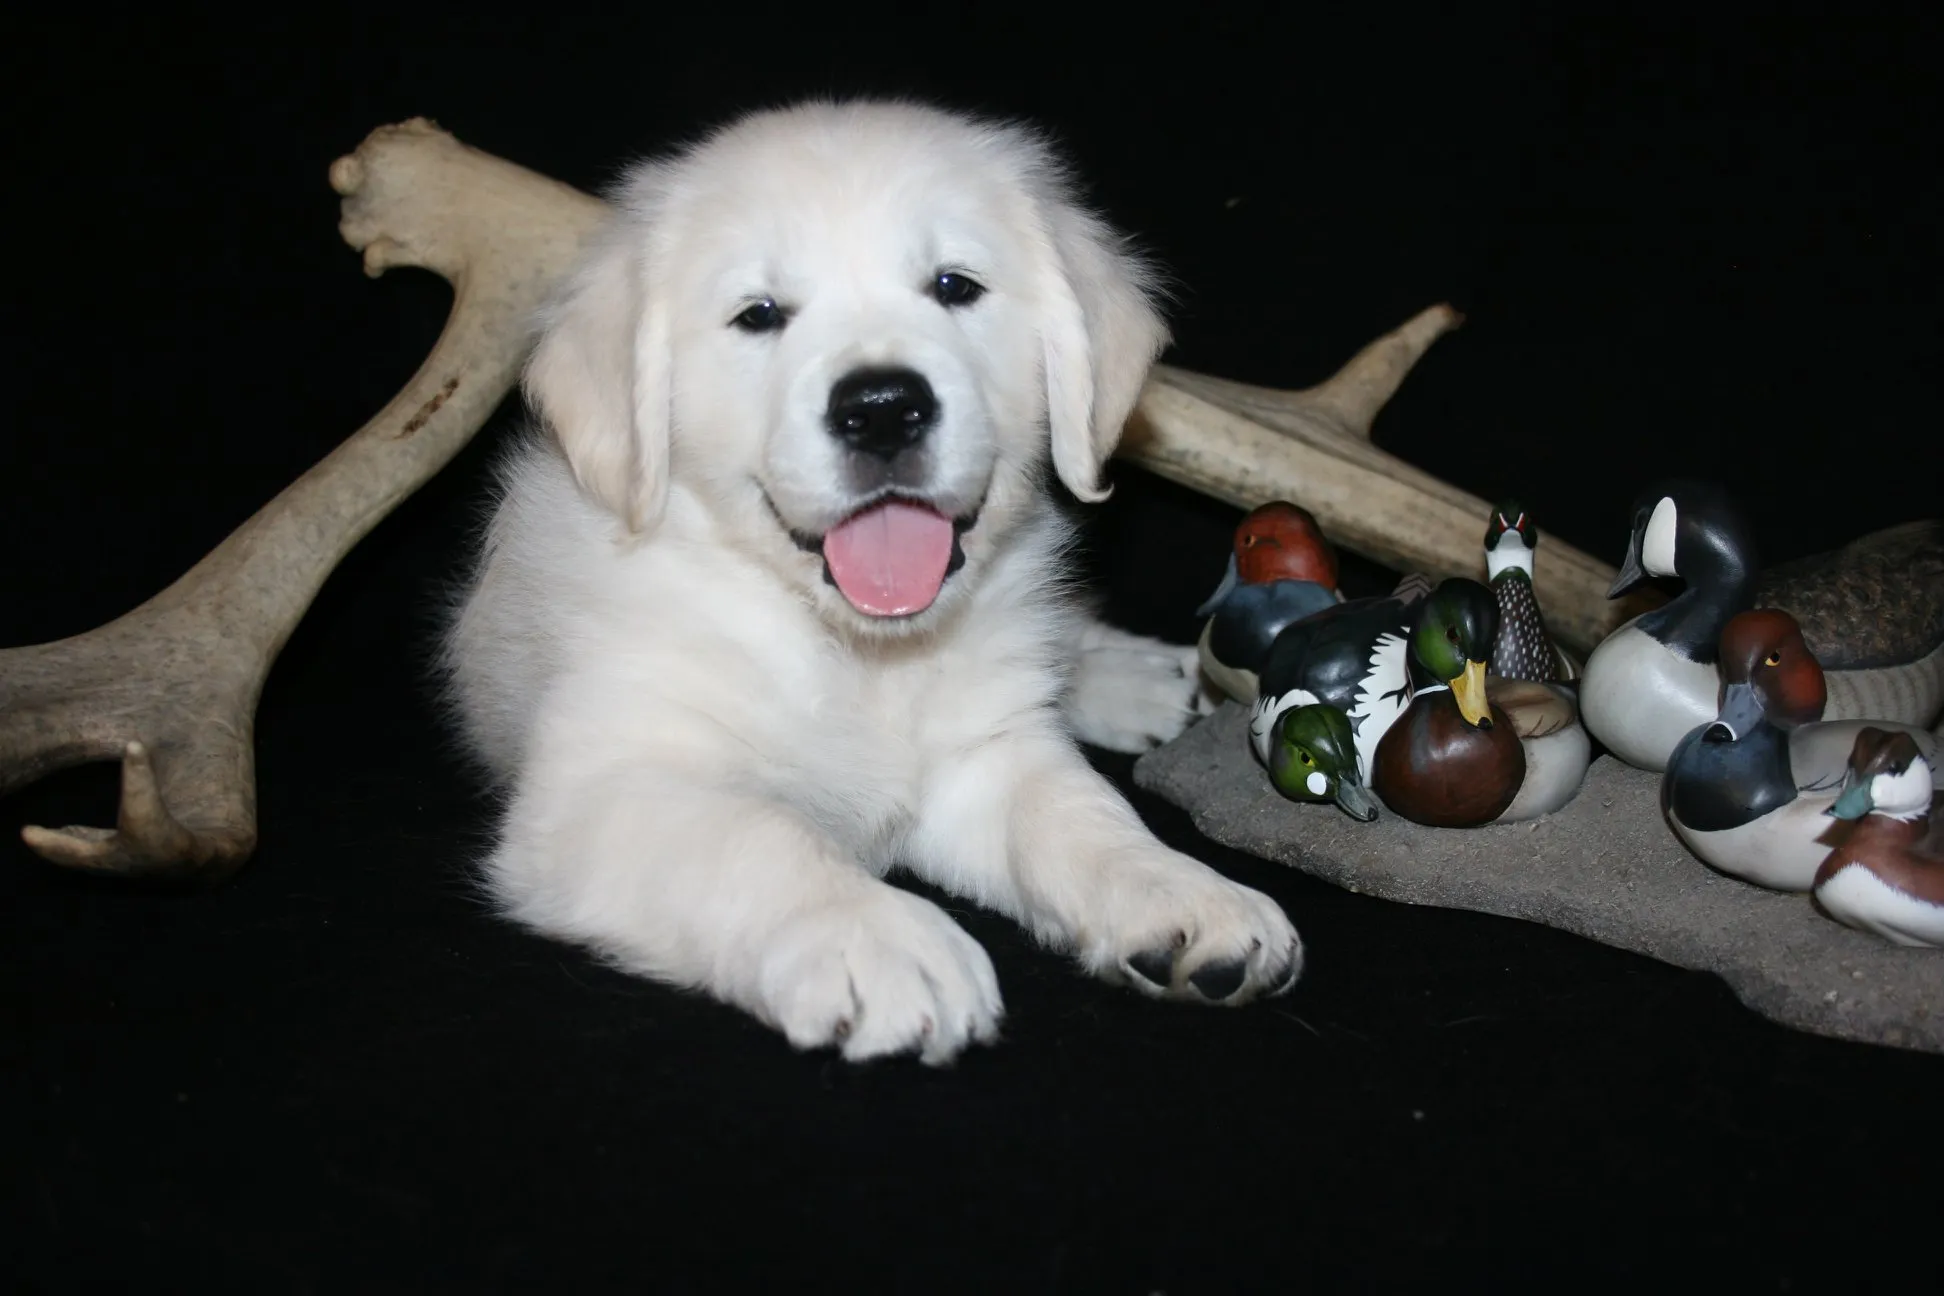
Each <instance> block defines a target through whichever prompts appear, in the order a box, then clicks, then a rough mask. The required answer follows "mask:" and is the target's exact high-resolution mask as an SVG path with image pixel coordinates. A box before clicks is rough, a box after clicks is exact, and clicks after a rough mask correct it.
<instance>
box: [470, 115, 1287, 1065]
mask: <svg viewBox="0 0 1944 1296" xmlns="http://www.w3.org/2000/svg"><path fill="white" fill-rule="evenodd" d="M614 199H615V205H616V207H617V216H616V218H615V220H614V221H613V223H612V226H611V228H609V229H608V231H607V232H606V234H605V236H604V237H603V238H601V239H600V240H599V242H598V244H597V245H596V246H595V247H594V248H592V250H591V251H590V252H589V254H588V255H587V256H586V257H585V258H584V260H583V263H582V264H581V266H580V268H579V269H578V271H577V272H576V273H575V274H574V275H573V276H572V277H571V280H570V282H569V283H568V284H567V285H566V286H565V288H564V290H563V292H562V294H561V296H560V297H559V299H558V302H557V304H556V305H555V306H554V307H553V309H552V310H551V313H550V314H549V316H548V318H547V319H546V320H545V322H544V331H543V333H542V336H541V339H540V342H539V344H538V348H537V350H536V352H535V354H534V357H533V360H532V362H531V365H530V367H529V369H528V373H527V390H528V393H529V395H530V397H531V398H532V400H533V401H534V403H535V404H536V405H537V407H538V410H539V413H540V415H541V416H542V418H543V420H544V423H545V425H546V428H547V429H548V430H549V431H550V432H551V433H552V437H551V439H547V438H535V439H534V440H533V441H532V442H531V443H530V444H529V445H527V446H526V447H524V448H523V449H522V450H521V451H520V452H518V453H517V454H516V455H515V456H514V458H513V459H512V460H511V461H510V463H509V465H508V467H507V469H506V471H505V474H504V478H503V491H504V494H503V498H502V500H501V501H500V506H499V511H498V513H497V515H496V517H495V518H494V520H493V523H492V525H491V528H490V531H489V533H488V535H487V538H486V543H485V549H484V553H483V555H482V557H481V561H480V565H479V569H478V571H477V574H476V579H475V582H474V584H473V586H472V588H471V590H470V592H469V594H468V595H467V598H466V600H465V602H464V605H463V606H462V607H461V609H460V611H459V614H458V616H457V618H456V620H455V622H454V625H453V628H452V632H451V635H450V637H449V641H448V645H447V648H448V651H447V664H448V666H449V669H450V672H451V677H452V682H453V686H454V693H455V696H456V698H457V700H458V703H459V708H460V711H461V713H462V716H463V721H464V726H465V729H466V732H467V734H468V737H469V739H470V741H471V743H472V744H473V746H474V747H475V748H476V750H477V751H478V753H479V755H480V756H481V757H482V758H483V760H484V761H485V762H486V763H487V764H488V765H489V767H490V768H491V769H492V770H493V771H494V772H495V773H496V775H497V776H498V777H500V778H501V779H502V780H503V781H504V783H505V785H506V787H507V790H508V792H509V803H508V805H507V809H506V815H505V821H504V824H503V825H502V827H501V830H500V838H499V843H498V846H497V849H496V850H495V851H494V852H493V855H492V857H491V860H490V861H489V865H488V874H489V878H490V882H491V885H492V887H493V889H494V891H495V893H496V895H497V896H498V897H499V898H500V899H501V901H502V902H503V904H504V906H505V908H506V910H507V911H508V912H509V913H510V914H511V915H513V916H514V917H515V918H517V919H519V920H521V921H523V922H525V923H528V924H530V925H532V926H534V927H536V928H538V929H540V930H542V931H545V932H550V933H553V934H555V935H557V936H561V937H565V938H567V939H570V940H574V941H578V942H581V943H583V944H585V945H587V946H589V947H591V948H592V949H594V950H597V951H599V952H601V953H603V954H604V955H606V956H607V957H609V958H611V959H613V960H614V961H615V962H617V963H619V964H620V965H621V966H624V967H626V968H629V969H632V970H634V971H636V972H639V973H641V974H644V975H647V976H651V977H655V978H658V979H660V980H663V981H667V982H671V983H674V984H677V985H682V986H691V987H695V988H698V989H702V990H705V991H707V992H708V993H710V994H712V995H714V996H716V997H718V998H720V999H722V1000H725V1001H727V1002H729V1003H732V1004H736V1005H738V1006H740V1007H742V1008H745V1009H747V1010H748V1011H749V1012H751V1013H754V1014H755V1015H756V1016H757V1017H759V1018H761V1019H762V1020H763V1021H765V1022H768V1023H770V1024H771V1025H773V1026H774V1027H776V1028H777V1029H779V1030H781V1031H782V1032H783V1033H784V1034H785V1035H787V1036H788V1038H789V1039H790V1041H791V1042H792V1043H794V1044H796V1045H797V1046H799V1047H802V1048H815V1047H822V1046H829V1045H837V1046H841V1048H842V1050H843V1052H844V1055H845V1056H846V1057H850V1058H853V1059H856V1058H866V1057H871V1056H875V1055H880V1054H887V1053H898V1052H917V1053H919V1054H920V1055H921V1056H922V1057H923V1058H924V1059H925V1060H926V1061H929V1062H941V1061H944V1060H947V1059H949V1058H951V1057H953V1056H954V1055H955V1054H957V1053H958V1052H959V1051H960V1050H962V1049H963V1048H964V1047H965V1046H966V1045H967V1044H969V1043H971V1042H973V1041H986V1040H991V1039H992V1038H993V1037H994V1035H995V1033H996V1029H997V1027H998V1024H999V1020H1000V1016H1001V1006H1000V997H999V987H998V985H997V984H996V982H995V980H994V977H993V971H992V965H991V962H990V961H989V960H988V958H987V957H986V954H985V951H984V950H982V949H981V948H980V947H979V946H978V945H977V944H976V943H975V942H974V941H973V940H972V939H971V938H970V937H969V936H967V935H966V934H965V932H964V931H963V930H961V929H960V928H959V927H958V926H957V925H956V924H955V923H953V922H952V920H951V919H950V918H948V917H947V916H946V915H945V914H944V913H943V912H942V911H941V910H940V909H939V908H938V907H937V906H935V905H933V904H931V903H930V902H928V901H926V900H923V899H920V898H919V897H917V896H915V895H912V894H911V893H909V892H907V891H903V890H900V889H898V888H896V887H893V886H891V885H889V884H888V883H886V882H885V881H883V877H884V875H885V874H886V873H887V872H888V871H889V870H890V869H891V868H892V867H893V866H894V865H901V866H903V867H905V868H908V869H909V870H911V871H912V872H913V873H915V874H916V875H918V876H919V877H922V878H925V879H928V880H929V881H931V882H933V883H936V884H937V885H939V886H941V887H943V888H945V889H947V890H949V891H951V892H953V893H955V894H958V895H962V896H965V897H966V898H968V899H970V900H973V901H976V902H977V903H979V904H982V905H985V906H987V907H989V908H992V909H996V910H998V911H1000V912H1001V913H1004V914H1007V915H1010V916H1011V917H1012V918H1014V919H1016V920H1017V921H1019V922H1020V923H1022V924H1024V925H1025V926H1026V927H1027V928H1028V929H1029V930H1031V931H1032V932H1033V934H1034V935H1035V936H1037V937H1038V938H1039V939H1040V940H1041V941H1042V942H1044V943H1045V944H1047V945H1049V946H1052V947H1055V948H1058V949H1061V950H1067V951H1071V952H1073V953H1074V954H1076V955H1077V956H1078V958H1079V960H1080V962H1081V963H1082V964H1083V965H1084V966H1085V967H1086V968H1087V969H1088V970H1089V971H1091V972H1094V973H1096V974H1098V975H1101V976H1103V977H1106V978H1108V979H1110V980H1117V981H1124V982H1127V983H1129V984H1132V985H1133V986H1135V987H1137V988H1138V989H1140V990H1142V991H1145V992H1147V993H1149V994H1153V995H1165V996H1170V997H1177V998H1184V999H1205V1000H1213V1001H1219V1002H1224V1003H1238V1002H1241V1001H1243V1000H1246V999H1249V998H1251V997H1253V996H1255V995H1257V994H1260V993H1265V992H1269V993H1273V992H1276V991H1280V990H1282V989H1284V988H1286V987H1287V986H1289V985H1290V984H1291V983H1293V982H1294V980H1295V979H1296V976H1297V974H1298V972H1299V970H1300V967H1301V961H1302V959H1301V945H1300V943H1299V942H1298V940H1297V937H1296V933H1295V931H1294V930H1293V929H1292V928H1291V927H1290V925H1289V922H1288V921H1287V919H1285V918H1284V916H1283V914H1282V912H1281V910H1279V909H1278V908H1277V906H1276V905H1275V904H1274V903H1273V902H1272V901H1271V900H1269V899H1268V898H1267V897H1265V896H1263V895H1261V894H1260V893H1258V892H1255V891H1252V890H1249V889H1247V888H1245V887H1241V886H1238V885H1236V884H1234V883H1232V882H1229V881H1228V880H1226V879H1224V878H1223V877H1221V876H1220V875H1219V874H1217V873H1215V872H1214V871H1212V870H1210V869H1209V868H1207V867H1206V866H1204V865H1203V864H1201V863H1199V862H1198V861H1196V860H1194V859H1191V858H1189V857H1188V856H1186V855H1182V854H1180V853H1178V852H1176V851H1173V850H1170V849H1168V848H1167V847H1165V846H1163V845H1161V843H1160V842H1158V841H1156V840H1155V838H1154V837H1153V836H1152V835H1151V834H1150V833H1149V832H1148V831H1147V830H1146V828H1145V827H1144V826H1143V825H1142V824H1141V822H1140V820H1139V819H1138V818H1137V817H1136V816H1135V815H1134V813H1133V812H1132V810H1131V809H1130V808H1129V807H1128V805H1127V804H1126V802H1125V801H1123V800H1122V799H1121V798H1120V797H1119V796H1118V795H1117V794H1116V793H1115V792H1114V790H1113V788H1112V786H1111V785H1110V784H1109V783H1107V782H1106V781H1105V780H1104V779H1102V778H1101V777H1100V776H1099V775H1098V774H1096V773H1095V772H1094V771H1093V770H1092V769H1091V768H1090V767H1089V766H1088V764H1087V763H1086V761H1085V760H1084V759H1083V758H1082V756H1081V754H1080V752H1079V751H1078V749H1077V748H1076V746H1075V742H1074V735H1075V734H1077V735H1078V736H1079V737H1081V738H1083V739H1087V740H1089V741H1094V742H1099V743H1105V744H1107V745H1111V746H1115V747H1120V748H1122V749H1138V748H1140V747H1142V746H1145V745H1148V744H1151V743H1153V742H1157V741H1160V740H1163V739H1165V738H1168V737H1170V736H1172V735H1173V734H1174V733H1175V732H1177V731H1178V730H1179V729H1180V728H1181V727H1182V726H1183V725H1184V724H1185V723H1186V722H1187V720H1188V719H1189V718H1190V717H1191V714H1192V709H1193V707H1194V704H1195V703H1194V699H1195V698H1196V696H1197V683H1196V677H1195V671H1194V667H1193V662H1194V654H1193V650H1191V649H1182V648H1175V647H1170V646H1167V645H1163V644H1160V643H1158V642H1155V641H1153V640H1148V639H1142V638H1138V637H1136V636H1133V635H1128V634H1124V633H1122V632H1119V631H1116V630H1111V629H1109V628H1107V627H1105V626H1102V625H1099V624H1097V623H1094V622H1092V621H1090V620H1088V619H1087V618H1086V617H1085V616H1084V615H1083V614H1082V613H1081V612H1080V611H1079V610H1078V609H1077V608H1076V606H1075V602H1074V598H1073V592H1072V590H1071V589H1070V588H1069V585H1068V581H1067V578H1066V577H1065V576H1064V575H1063V574H1062V569H1061V559H1062V555H1063V551H1064V549H1065V547H1066V546H1067V544H1068V541H1069V538H1070V537H1069V532H1068V528H1067V526H1066V524H1065V523H1064V522H1063V520H1062V518H1061V515H1060V513H1059V512H1058V511H1057V510H1056V508H1055V506H1054V504H1053V502H1052V501H1051V499H1050V497H1049V496H1048V494H1047V483H1046V482H1045V481H1044V473H1045V469H1046V466H1047V462H1048V458H1049V453H1050V459H1051V465H1052V468H1053V469H1054V471H1056V472H1057V473H1058V474H1059V476H1060V479H1061V480H1062V481H1064V482H1065V483H1066V485H1067V486H1068V487H1069V488H1070V489H1071V490H1072V491H1073V492H1075V493H1076V494H1078V495H1080V496H1082V497H1086V498H1090V499H1098V498H1100V497H1102V495H1104V492H1103V491H1101V490H1100V489H1099V488H1098V485H1097V481H1098V474H1099V472H1100V469H1101V467H1102V465H1103V463H1104V461H1105V460H1106V458H1107V456H1108V455H1109V453H1111V451H1112V450H1113V448H1114V445H1115V442H1116V440H1117V438H1118V436H1119V434H1120V429H1121V424H1122V422H1123V421H1124V419H1125V418H1126V417H1127V414H1128V412H1129V410H1130V409H1131V407H1132V406H1133V403H1134V401H1135V398H1136V396H1137V394H1138V392H1139V390H1140V387H1141V384H1142V382H1143V380H1144V378H1145V375H1146V373H1147V370H1148V367H1149V365H1150V364H1151V362H1152V361H1153V358H1154V356H1155V355H1156V353H1157V352H1158V351H1159V349H1160V347H1161V345H1162V344H1163V342H1164V341H1165V332H1164V328H1163V325H1162V323H1161V321H1160V319H1159V318H1158V317H1157V316H1156V314H1155V312H1154V310H1153V308H1152V306H1151V305H1150V302H1149V298H1148V287H1149V283H1150V276H1149V274H1148V272H1147V271H1146V270H1145V269H1144V267H1143V266H1142V264H1141V263H1140V262H1139V261H1138V260H1136V259H1135V258H1133V257H1132V256H1131V255H1130V254H1129V252H1128V251H1127V250H1126V249H1125V248H1124V247H1123V245H1122V242H1121V240H1120V239H1119V238H1118V237H1116V236H1115V235H1114V234H1113V233H1112V232H1111V231H1109V230H1108V229H1107V228H1106V227H1105V226H1104V225H1103V224H1102V223H1101V222H1100V221H1099V220H1097V219H1096V218H1094V217H1093V216H1092V215H1090V214H1088V213H1086V212H1084V211H1083V210H1081V209H1080V208H1079V207H1077V206H1076V205H1075V204H1074V202H1073V200H1072V197H1071V195H1070V191H1069V188H1068V184H1067V181H1066V179H1065V177H1064V175H1063V173H1062V172H1061V170H1060V169H1059V167H1058V165H1057V163H1056V162H1055V160H1054V159H1053V157H1052V156H1051V155H1050V153H1049V152H1048V150H1047V148H1046V147H1045V145H1044V144H1043V143H1042V142H1041V141H1040V140H1039V139H1037V138H1036V137H1035V136H1033V135H1032V134H1030V133H1029V132H1026V131H1024V130H1021V129H1019V128H1017V127H1014V126H1010V125H1002V124H994V123H987V122H977V121H970V120H967V119H965V118H962V117H958V116H955V115H951V114H948V113H944V112H941V111H938V110H934V109H928V108H923V107H918V106H913V105H909V104H898V103H855V104H843V105H833V104H823V103H819V104H810V105H806V106H802V107H798V108H793V109H789V110H785V111H773V112H765V113H760V114H757V115H754V116H751V117H747V118H744V119H743V120H741V121H739V122H737V123H735V124H733V125H731V126H729V127H728V128H727V129H724V130H721V131H719V132H717V133H715V134H714V135H712V136H710V137H708V138H707V139H706V140H704V141H703V142H702V143H700V144H699V145H697V146H695V147H693V148H690V149H688V150H687V151H685V152H683V153H681V154H680V155H678V156H675V157H673V158H670V159H665V160H660V161H653V162H649V163H646V164H643V165H640V166H637V167H636V168H634V169H633V170H632V171H631V172H630V173H629V175H628V176H627V177H626V179H625V182H624V183H623V184H622V185H621V186H620V187H619V189H618V191H617V192H616V194H615V195H614Z"/></svg>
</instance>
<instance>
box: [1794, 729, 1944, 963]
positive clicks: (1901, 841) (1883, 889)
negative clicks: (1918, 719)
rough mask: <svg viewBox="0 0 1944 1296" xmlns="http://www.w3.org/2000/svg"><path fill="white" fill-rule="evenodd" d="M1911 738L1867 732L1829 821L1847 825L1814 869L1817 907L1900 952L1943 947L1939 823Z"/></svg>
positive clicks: (1930, 783) (1943, 859) (1943, 866)
mask: <svg viewBox="0 0 1944 1296" xmlns="http://www.w3.org/2000/svg"><path fill="white" fill-rule="evenodd" d="M1934 781H1935V780H1934V775H1933V771H1932V769H1931V766H1930V764H1929V762H1927V761H1926V760H1925V759H1924V755H1923V753H1922V752H1920V751H1919V750H1918V749H1917V743H1916V741H1915V740H1914V739H1913V738H1911V736H1910V735H1909V734H1906V733H1897V732H1892V731H1889V730H1884V729H1877V728H1874V727H1872V728H1866V729H1864V730H1863V731H1862V732H1860V733H1858V734H1857V735H1856V745H1855V747H1854V748H1852V749H1851V751H1850V759H1849V770H1848V773H1847V774H1846V775H1845V777H1844V780H1843V790H1842V793H1841V794H1840V795H1838V796H1837V798H1836V804H1834V805H1832V806H1830V807H1829V810H1828V812H1827V813H1828V814H1830V815H1831V816H1833V817H1834V818H1836V819H1839V820H1845V821H1848V822H1850V823H1851V824H1853V826H1852V827H1851V828H1850V829H1849V831H1848V832H1847V833H1844V834H1843V835H1841V836H1840V837H1839V839H1838V841H1837V845H1836V849H1834V850H1832V851H1830V852H1829V858H1828V859H1826V860H1824V861H1823V863H1822V867H1821V868H1818V869H1817V870H1816V879H1815V895H1816V903H1817V904H1819V905H1821V906H1822V908H1823V910H1824V912H1826V913H1828V914H1829V916H1830V917H1832V918H1834V919H1836V920H1837V921H1838V922H1841V923H1845V924H1847V925H1848V926H1851V927H1856V928H1860V929H1861V930H1863V931H1869V932H1875V933H1876V934H1877V935H1879V936H1881V937H1883V938H1884V939H1885V940H1889V941H1894V942H1896V943H1897V944H1899V945H1933V946H1944V820H1940V819H1936V818H1933V817H1932V815H1931V810H1932V808H1933V806H1934V803H1935V797H1936V792H1935V789H1934Z"/></svg>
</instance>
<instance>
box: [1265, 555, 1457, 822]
mask: <svg viewBox="0 0 1944 1296" xmlns="http://www.w3.org/2000/svg"><path fill="white" fill-rule="evenodd" d="M1423 587H1424V585H1423V581H1422V578H1414V577H1406V578H1405V580H1404V581H1403V582H1402V583H1400V585H1399V592H1398V593H1394V594H1391V595H1389V596H1388V597H1384V598H1366V599H1351V600H1350V601H1349V602H1347V603H1338V604H1336V605H1335V606H1334V607H1329V608H1325V609H1324V610H1322V611H1321V612H1316V613H1312V614H1311V615H1309V616H1307V617H1304V618H1303V619H1302V620H1300V621H1296V622H1292V623H1291V624H1290V625H1288V626H1286V627H1284V629H1283V631H1282V633H1281V634H1279V635H1277V636H1276V641H1275V643H1273V644H1271V645H1270V648H1269V653H1268V655H1267V656H1266V657H1265V658H1264V659H1263V663H1262V673H1261V686H1260V689H1259V690H1258V695H1257V697H1256V701H1255V706H1254V708H1253V710H1252V711H1251V712H1250V715H1249V742H1250V746H1251V748H1252V749H1253V750H1254V751H1255V754H1256V758H1257V759H1258V760H1260V761H1261V762H1262V763H1263V764H1264V765H1267V764H1268V763H1269V749H1270V743H1271V740H1272V738H1273V736H1274V734H1275V729H1276V723H1277V721H1278V720H1279V719H1280V718H1281V716H1282V714H1283V713H1284V712H1286V711H1290V710H1292V709H1294V708H1296V707H1300V706H1310V705H1312V704H1314V703H1318V702H1322V703H1327V704H1328V705H1330V706H1333V707H1335V708H1336V709H1337V710H1339V711H1341V712H1343V714H1344V716H1345V717H1346V718H1347V719H1348V720H1349V722H1350V727H1351V731H1352V733H1353V734H1354V736H1355V745H1356V749H1357V770H1358V773H1359V774H1360V775H1362V776H1363V778H1364V781H1365V783H1366V784H1368V782H1369V779H1370V758H1371V756H1372V755H1373V754H1374V753H1375V751H1376V747H1377V740H1378V739H1379V738H1381V737H1382V736H1383V733H1384V730H1385V729H1386V728H1388V727H1389V726H1390V724H1391V722H1392V721H1393V720H1395V719H1397V717H1398V716H1400V715H1402V714H1404V708H1405V707H1406V706H1407V705H1409V704H1410V700H1411V675H1410V665H1409V659H1408V654H1407V653H1406V651H1405V642H1406V639H1407V637H1408V636H1409V634H1410V629H1411V618H1412V614H1413V610H1414V607H1415V605H1416V604H1417V603H1419V602H1421V601H1422V598H1423V595H1422V592H1421V591H1422V589H1423Z"/></svg>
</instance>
